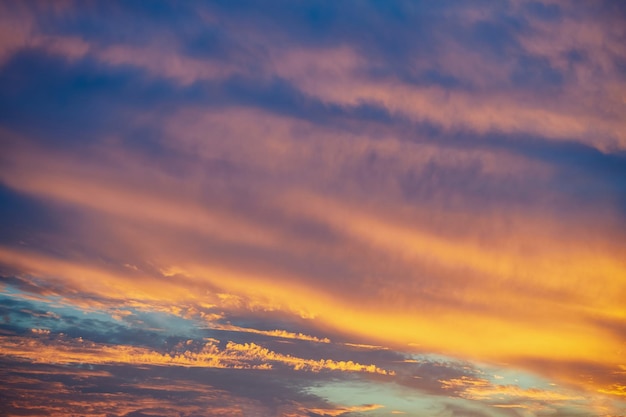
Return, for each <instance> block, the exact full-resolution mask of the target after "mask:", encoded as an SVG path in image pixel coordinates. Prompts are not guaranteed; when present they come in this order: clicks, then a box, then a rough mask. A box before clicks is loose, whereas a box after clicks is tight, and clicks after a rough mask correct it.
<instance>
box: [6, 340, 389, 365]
mask: <svg viewBox="0 0 626 417" xmlns="http://www.w3.org/2000/svg"><path fill="white" fill-rule="evenodd" d="M33 333H35V334H38V335H41V334H44V335H49V334H50V333H49V332H47V333H46V332H43V333H41V332H33ZM3 344H4V347H3V355H5V356H10V357H14V358H16V359H21V360H28V361H32V362H35V363H56V364H78V363H87V364H94V365H95V364H115V363H120V364H131V365H140V364H149V365H168V366H192V367H208V368H232V369H259V370H267V369H272V368H273V366H274V365H273V364H282V365H286V366H288V367H290V368H292V369H294V370H296V371H311V372H320V371H342V372H369V373H376V374H381V375H388V374H390V375H393V371H387V370H384V369H381V368H379V367H377V366H375V365H373V364H371V365H364V364H360V363H356V362H352V361H334V360H331V359H320V360H314V359H304V358H298V357H295V356H291V355H285V354H280V353H276V352H273V351H271V350H269V349H267V348H264V347H262V346H259V345H257V344H255V343H244V344H238V343H234V342H228V343H227V344H226V345H225V347H224V348H222V349H220V347H219V346H218V345H217V344H216V343H215V342H214V341H212V340H209V341H208V342H206V343H204V344H203V345H201V346H192V345H193V344H194V341H193V340H189V341H188V342H186V343H180V344H178V345H177V346H175V349H174V350H173V351H171V352H165V353H160V352H157V351H154V350H150V349H147V348H142V347H135V346H125V345H106V344H99V343H93V342H86V341H84V340H83V339H82V338H80V337H79V338H77V339H71V338H64V337H59V338H57V339H47V340H46V339H28V338H21V337H13V338H9V337H5V338H4V339H3Z"/></svg>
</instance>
